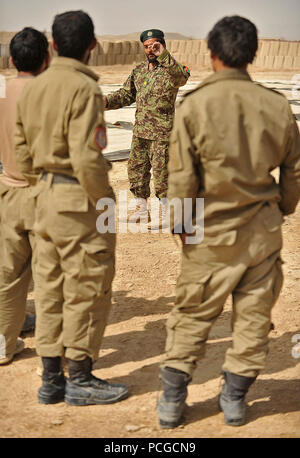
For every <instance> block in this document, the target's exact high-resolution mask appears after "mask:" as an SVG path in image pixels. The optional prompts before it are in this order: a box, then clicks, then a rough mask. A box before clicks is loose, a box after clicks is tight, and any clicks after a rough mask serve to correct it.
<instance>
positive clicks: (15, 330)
mask: <svg viewBox="0 0 300 458" xmlns="http://www.w3.org/2000/svg"><path fill="white" fill-rule="evenodd" d="M10 54H11V60H12V63H13V64H14V66H15V67H16V68H17V76H16V77H14V78H10V79H9V80H8V82H7V87H6V97H5V98H1V99H0V138H1V148H0V160H1V162H2V164H3V174H2V175H1V176H0V206H1V213H2V215H5V218H2V220H1V231H0V234H1V235H0V237H1V242H0V243H1V259H0V339H1V341H2V345H1V350H0V364H8V363H10V362H11V361H12V360H13V357H14V355H16V354H18V353H20V352H21V351H22V350H23V348H24V341H23V340H22V339H21V338H20V337H19V336H20V333H21V332H28V331H32V330H34V327H35V315H34V314H30V313H25V312H26V302H27V294H28V288H29V284H30V282H31V278H32V271H31V264H32V268H33V270H34V261H32V259H33V258H34V256H32V255H33V254H34V231H33V223H34V203H33V199H32V197H31V196H30V189H29V186H28V181H27V180H26V179H25V177H24V176H23V175H22V174H21V173H20V171H19V169H18V167H17V164H16V157H15V148H14V130H15V125H16V117H17V102H18V100H19V98H20V95H21V93H22V92H23V89H24V87H25V86H26V85H27V84H29V83H30V81H32V80H33V79H34V77H35V76H37V75H38V74H40V73H42V72H43V71H44V70H46V69H47V67H48V63H49V53H48V40H47V38H46V37H45V35H44V34H43V33H42V32H40V31H38V30H35V29H33V28H31V27H25V28H24V29H23V30H21V31H20V32H18V33H17V34H16V35H14V37H13V38H12V40H11V42H10ZM24 215H25V217H24Z"/></svg>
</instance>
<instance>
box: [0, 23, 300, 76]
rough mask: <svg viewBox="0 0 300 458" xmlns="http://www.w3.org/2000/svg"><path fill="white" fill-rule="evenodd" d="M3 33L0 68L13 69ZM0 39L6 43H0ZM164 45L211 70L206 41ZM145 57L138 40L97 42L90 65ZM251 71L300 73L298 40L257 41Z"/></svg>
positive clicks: (0, 34) (128, 62) (181, 57)
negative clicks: (257, 44) (292, 71)
mask: <svg viewBox="0 0 300 458" xmlns="http://www.w3.org/2000/svg"><path fill="white" fill-rule="evenodd" d="M3 34H4V32H0V69H6V68H13V66H12V64H11V62H10V59H9V44H8V43H7V42H9V40H8V35H6V36H4V35H3ZM7 34H8V33H7ZM13 35H14V34H13V33H12V36H13ZM3 37H4V38H3ZM1 39H2V40H5V41H6V42H5V43H1ZM166 44H167V48H168V50H169V51H170V53H171V54H172V55H173V56H174V58H175V59H176V60H177V61H178V62H180V63H182V64H183V65H188V66H190V67H191V68H192V67H195V68H201V69H210V68H211V66H210V57H209V50H208V48H207V44H206V41H205V40H166ZM49 51H50V55H51V56H54V55H56V53H55V51H54V50H53V48H52V46H49ZM144 58H145V55H144V50H143V45H142V44H141V43H140V42H139V41H136V40H128V41H114V42H112V41H98V42H97V45H96V47H95V49H93V51H92V52H91V58H90V61H89V65H91V66H96V67H102V66H112V65H134V64H138V63H140V62H142V60H143V59H144ZM251 69H257V70H259V69H263V70H300V41H282V40H267V39H266V40H265V39H262V40H259V47H258V52H257V55H256V58H255V60H254V62H253V64H252V65H251Z"/></svg>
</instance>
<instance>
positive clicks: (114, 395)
mask: <svg viewBox="0 0 300 458" xmlns="http://www.w3.org/2000/svg"><path fill="white" fill-rule="evenodd" d="M67 363H68V367H69V379H67V384H66V394H65V401H66V403H67V404H69V405H73V406H86V405H93V404H113V403H114V402H118V401H121V400H122V399H125V398H127V396H128V388H127V387H126V386H125V385H122V384H117V383H115V384H111V383H108V382H107V381H106V380H101V379H99V378H97V377H95V376H94V375H92V373H91V371H92V360H91V358H86V359H84V360H82V361H74V360H72V359H67Z"/></svg>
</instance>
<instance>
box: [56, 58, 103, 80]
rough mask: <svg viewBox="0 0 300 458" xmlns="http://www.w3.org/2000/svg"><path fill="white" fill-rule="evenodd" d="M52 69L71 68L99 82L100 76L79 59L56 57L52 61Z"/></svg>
mask: <svg viewBox="0 0 300 458" xmlns="http://www.w3.org/2000/svg"><path fill="white" fill-rule="evenodd" d="M50 67H69V68H72V69H74V70H77V71H78V72H81V73H85V74H86V75H88V76H90V77H91V78H93V79H94V80H95V81H98V79H99V76H98V75H97V74H96V73H94V72H93V71H92V70H91V69H90V68H89V67H88V66H87V65H86V64H84V63H83V62H80V61H79V60H77V59H71V58H70V57H54V58H53V59H52V61H51V64H50Z"/></svg>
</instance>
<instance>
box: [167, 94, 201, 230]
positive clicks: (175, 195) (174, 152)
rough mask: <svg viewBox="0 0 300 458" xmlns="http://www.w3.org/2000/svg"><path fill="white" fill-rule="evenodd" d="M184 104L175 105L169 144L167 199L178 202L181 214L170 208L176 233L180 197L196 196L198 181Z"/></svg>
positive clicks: (188, 121) (189, 122)
mask: <svg viewBox="0 0 300 458" xmlns="http://www.w3.org/2000/svg"><path fill="white" fill-rule="evenodd" d="M185 108H186V107H185V106H184V103H183V104H182V105H181V106H179V107H178V108H177V111H176V115H175V120H174V125H173V129H172V132H171V135H170V143H169V162H168V193H167V197H168V200H169V202H170V201H171V200H172V199H176V200H177V201H180V202H181V209H182V213H181V215H180V214H179V213H177V212H176V214H175V213H174V207H173V206H171V208H170V210H171V211H170V228H171V231H172V232H174V231H175V232H176V227H178V225H180V222H181V220H182V221H183V218H184V199H186V198H189V199H192V201H193V207H194V204H195V199H196V197H197V194H198V191H199V188H200V186H201V181H200V177H199V168H198V156H197V154H196V148H195V145H194V143H193V137H194V132H193V127H192V125H191V119H190V117H189V114H188V113H187V112H186V109H185Z"/></svg>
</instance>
